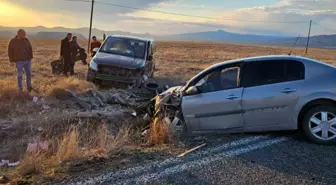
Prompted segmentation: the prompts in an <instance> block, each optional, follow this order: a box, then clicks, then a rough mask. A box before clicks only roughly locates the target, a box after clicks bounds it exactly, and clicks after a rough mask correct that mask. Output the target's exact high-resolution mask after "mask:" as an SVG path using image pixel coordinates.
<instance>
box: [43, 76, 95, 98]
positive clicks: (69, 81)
mask: <svg viewBox="0 0 336 185" xmlns="http://www.w3.org/2000/svg"><path fill="white" fill-rule="evenodd" d="M66 89H67V90H71V91H74V92H76V93H81V92H85V91H88V90H91V89H95V86H94V85H93V84H92V83H89V82H87V81H84V80H81V79H78V78H75V77H69V78H66V77H58V78H57V81H56V82H54V83H53V84H50V85H47V86H44V88H43V91H45V93H46V95H48V96H53V97H64V96H67V95H68V93H67V92H66V91H65V90H66Z"/></svg>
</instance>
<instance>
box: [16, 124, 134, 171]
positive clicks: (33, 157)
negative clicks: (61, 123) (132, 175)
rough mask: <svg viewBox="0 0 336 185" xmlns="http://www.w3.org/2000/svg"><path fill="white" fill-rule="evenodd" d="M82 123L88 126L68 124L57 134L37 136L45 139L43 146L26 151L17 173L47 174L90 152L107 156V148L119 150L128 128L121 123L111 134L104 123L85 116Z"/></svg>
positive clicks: (126, 138)
mask: <svg viewBox="0 0 336 185" xmlns="http://www.w3.org/2000/svg"><path fill="white" fill-rule="evenodd" d="M68 122H71V121H68ZM86 124H88V125H90V127H87V128H80V126H79V125H77V126H72V127H71V128H69V129H67V131H66V132H65V133H64V134H63V135H61V136H59V137H57V136H53V137H48V136H43V137H40V138H39V140H41V141H42V140H47V141H48V147H47V149H38V150H36V151H35V152H28V151H27V152H26V154H25V156H24V158H23V159H22V160H21V164H20V165H19V167H18V175H20V176H25V175H33V174H41V173H43V174H44V175H48V174H47V173H49V172H51V171H53V172H54V171H55V169H57V168H61V167H62V164H65V162H72V161H78V160H79V161H81V160H86V159H90V157H92V156H96V157H107V156H108V154H109V153H110V152H113V151H117V150H119V149H120V148H122V147H123V146H124V145H125V144H127V142H128V140H129V136H130V129H129V127H127V126H124V127H121V128H120V129H119V130H118V132H116V134H115V135H111V132H110V131H109V127H108V125H106V124H105V123H101V122H100V124H99V123H98V122H97V121H93V120H88V121H87V123H86ZM89 128H92V129H89ZM47 133H50V132H47Z"/></svg>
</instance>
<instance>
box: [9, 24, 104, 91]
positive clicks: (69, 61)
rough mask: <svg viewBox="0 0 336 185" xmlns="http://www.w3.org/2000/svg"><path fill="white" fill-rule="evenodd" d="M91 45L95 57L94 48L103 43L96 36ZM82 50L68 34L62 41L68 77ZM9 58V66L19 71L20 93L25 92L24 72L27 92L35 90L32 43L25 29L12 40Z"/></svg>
mask: <svg viewBox="0 0 336 185" xmlns="http://www.w3.org/2000/svg"><path fill="white" fill-rule="evenodd" d="M92 40H93V41H92V42H91V45H90V50H91V51H90V52H91V55H92V56H94V55H95V52H94V51H93V49H94V48H97V47H98V48H99V47H100V46H101V43H100V42H99V41H98V40H97V38H96V37H95V36H93V37H92ZM80 49H82V48H81V47H80V46H79V45H78V43H77V37H76V36H72V34H71V33H68V34H67V36H66V37H65V38H64V39H63V40H62V41H61V52H60V56H61V59H62V60H63V74H64V75H66V76H67V74H68V73H70V75H74V74H75V72H74V66H75V63H76V61H77V54H78V52H79V50H80ZM8 58H9V65H10V66H12V67H14V66H16V69H17V83H18V89H19V91H22V90H23V82H22V81H23V71H25V73H26V82H27V91H28V92H30V91H32V90H33V87H32V83H31V77H32V59H33V49H32V45H31V43H30V41H29V40H28V38H27V35H26V32H25V30H23V29H20V30H18V31H17V35H16V36H15V37H14V38H13V39H11V40H10V42H9V44H8Z"/></svg>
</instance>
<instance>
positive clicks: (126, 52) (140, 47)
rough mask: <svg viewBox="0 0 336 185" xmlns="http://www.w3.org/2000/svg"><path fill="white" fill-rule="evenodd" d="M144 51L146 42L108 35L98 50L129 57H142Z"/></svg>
mask: <svg viewBox="0 0 336 185" xmlns="http://www.w3.org/2000/svg"><path fill="white" fill-rule="evenodd" d="M145 51H146V42H144V41H140V40H136V39H127V38H114V37H110V38H108V39H107V41H105V42H104V45H103V46H102V48H101V50H100V52H105V53H111V54H116V55H123V56H129V57H136V58H143V57H144V55H145Z"/></svg>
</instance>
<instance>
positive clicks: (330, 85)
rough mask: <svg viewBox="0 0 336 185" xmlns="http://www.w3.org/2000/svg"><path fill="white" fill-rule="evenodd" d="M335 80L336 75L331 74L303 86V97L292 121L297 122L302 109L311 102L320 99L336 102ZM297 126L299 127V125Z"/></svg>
mask: <svg viewBox="0 0 336 185" xmlns="http://www.w3.org/2000/svg"><path fill="white" fill-rule="evenodd" d="M335 73H336V71H335ZM335 79H336V75H330V74H329V75H326V76H319V77H316V78H310V79H308V80H306V81H305V83H304V85H303V86H302V96H301V97H300V98H299V100H298V102H297V104H296V106H295V109H294V114H293V117H292V120H293V121H295V122H297V120H298V117H299V114H300V111H301V109H302V108H303V107H304V106H305V105H306V104H307V103H309V102H312V101H314V100H318V99H327V100H333V101H336V83H335ZM296 125H297V126H298V124H296Z"/></svg>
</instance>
